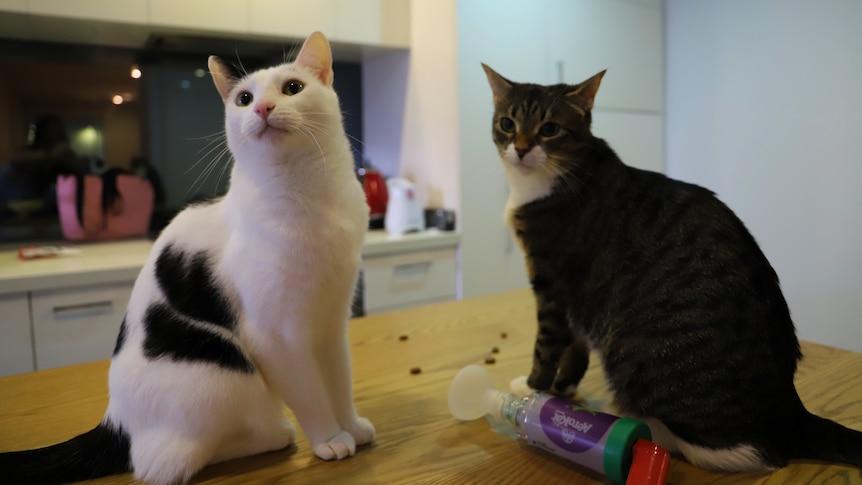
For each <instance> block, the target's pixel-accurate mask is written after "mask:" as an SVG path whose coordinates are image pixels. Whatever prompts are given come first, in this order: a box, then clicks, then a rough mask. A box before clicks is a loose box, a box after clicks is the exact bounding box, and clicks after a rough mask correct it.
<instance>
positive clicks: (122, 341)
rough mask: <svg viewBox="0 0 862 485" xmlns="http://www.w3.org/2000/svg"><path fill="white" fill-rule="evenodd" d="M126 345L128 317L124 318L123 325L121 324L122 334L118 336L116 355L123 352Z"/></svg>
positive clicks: (115, 346)
mask: <svg viewBox="0 0 862 485" xmlns="http://www.w3.org/2000/svg"><path fill="white" fill-rule="evenodd" d="M125 343H126V317H123V323H121V324H120V333H118V334H117V343H116V345H114V354H113V355H117V354H119V353H120V351H121V350H123V344H125Z"/></svg>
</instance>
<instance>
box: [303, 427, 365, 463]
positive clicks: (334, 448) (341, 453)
mask: <svg viewBox="0 0 862 485" xmlns="http://www.w3.org/2000/svg"><path fill="white" fill-rule="evenodd" d="M312 448H313V449H314V454H315V455H317V457H318V458H320V459H322V460H341V459H342V458H347V457H348V456H353V454H354V453H356V440H354V439H353V435H351V434H350V433H348V432H347V431H339V432H338V434H336V435H335V436H333V437H332V438H329V440H328V441H325V442H323V443H318V444H316V445H314V446H313V447H312Z"/></svg>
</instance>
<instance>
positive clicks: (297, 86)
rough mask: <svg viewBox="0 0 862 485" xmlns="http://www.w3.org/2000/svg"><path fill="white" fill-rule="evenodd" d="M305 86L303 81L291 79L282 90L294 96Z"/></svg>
mask: <svg viewBox="0 0 862 485" xmlns="http://www.w3.org/2000/svg"><path fill="white" fill-rule="evenodd" d="M304 87H305V86H303V85H302V83H301V82H299V81H296V80H291V81H288V82H286V83H284V87H283V88H281V92H282V93H284V94H286V95H288V96H293V95H294V94H297V93H299V92H300V91H302V88H304Z"/></svg>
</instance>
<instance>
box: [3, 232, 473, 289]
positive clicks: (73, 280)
mask: <svg viewBox="0 0 862 485" xmlns="http://www.w3.org/2000/svg"><path fill="white" fill-rule="evenodd" d="M459 239H460V236H459V235H458V233H456V232H447V231H438V230H428V231H423V232H418V233H413V234H405V235H403V236H392V235H389V234H387V233H386V231H383V230H375V231H369V232H368V235H367V236H366V238H365V245H364V246H363V249H362V255H363V257H368V256H378V255H390V254H398V253H403V252H409V251H421V250H430V249H438V248H446V247H456V246H457V245H458V241H459ZM68 245H70V246H74V247H78V248H81V249H82V250H83V251H82V253H81V254H80V255H76V256H63V257H56V258H46V259H39V260H30V261H21V260H19V259H18V255H17V251H15V250H6V251H0V295H2V294H9V293H21V292H27V291H36V290H46V289H57V288H71V287H80V286H82V285H90V284H103V283H114V282H121V281H132V280H134V279H135V278H136V277H137V275H138V272H140V270H141V267H143V265H144V262H145V261H146V259H147V256H148V255H149V253H150V249H151V248H152V245H153V242H152V241H151V240H148V239H139V240H129V241H115V242H98V243H86V244H80V245H76V244H71V243H69V244H68Z"/></svg>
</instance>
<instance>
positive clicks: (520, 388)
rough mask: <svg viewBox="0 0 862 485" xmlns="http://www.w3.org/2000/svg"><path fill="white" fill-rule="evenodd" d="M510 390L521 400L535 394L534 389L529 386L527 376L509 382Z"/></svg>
mask: <svg viewBox="0 0 862 485" xmlns="http://www.w3.org/2000/svg"><path fill="white" fill-rule="evenodd" d="M509 390H510V391H511V392H512V394H514V395H515V396H516V397H518V398H519V399H520V398H522V397H524V396H526V395H527V394H529V393H531V392H533V389H532V388H531V387H530V386H529V385H527V376H518V377H516V378H514V379H512V381H511V382H509Z"/></svg>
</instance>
